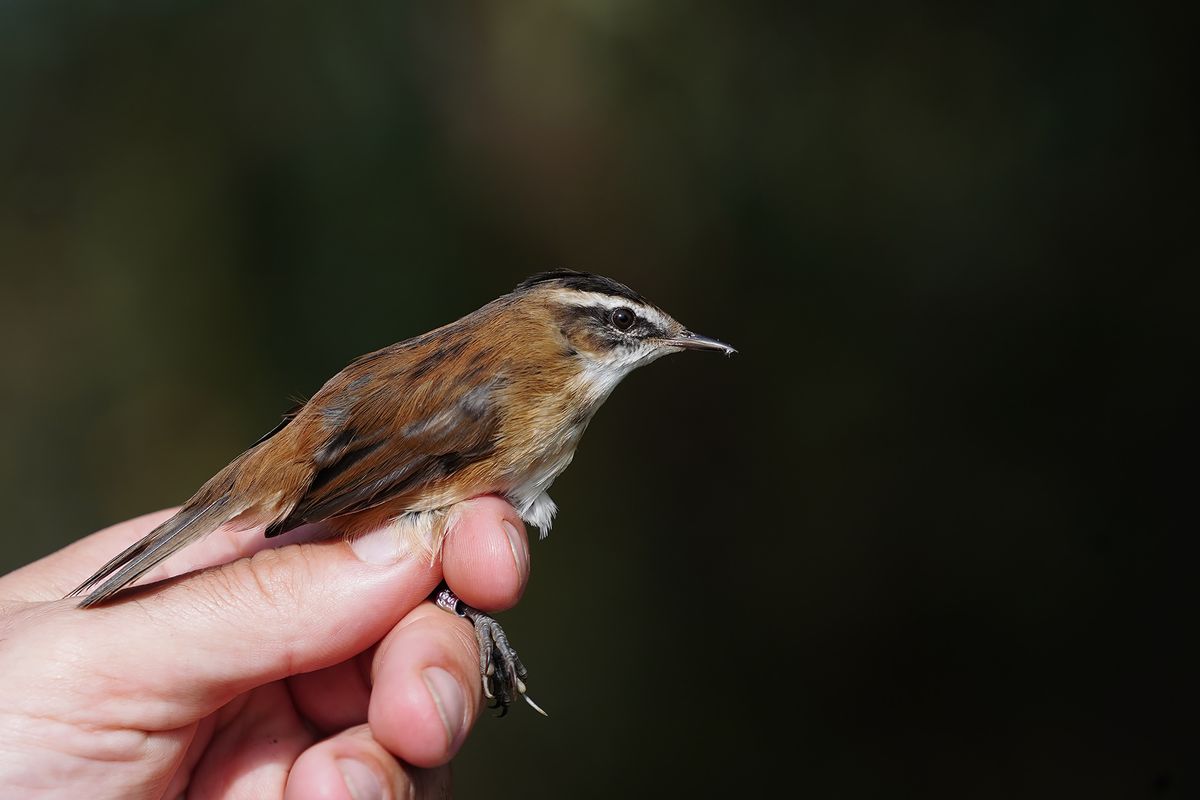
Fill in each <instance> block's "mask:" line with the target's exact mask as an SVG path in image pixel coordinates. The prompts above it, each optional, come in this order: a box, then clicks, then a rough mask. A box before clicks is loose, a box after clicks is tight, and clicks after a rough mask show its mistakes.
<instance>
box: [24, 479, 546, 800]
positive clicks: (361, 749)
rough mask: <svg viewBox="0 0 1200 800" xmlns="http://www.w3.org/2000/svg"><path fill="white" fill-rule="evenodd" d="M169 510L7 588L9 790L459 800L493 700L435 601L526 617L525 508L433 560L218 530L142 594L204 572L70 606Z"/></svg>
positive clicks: (36, 566) (485, 506)
mask: <svg viewBox="0 0 1200 800" xmlns="http://www.w3.org/2000/svg"><path fill="white" fill-rule="evenodd" d="M170 514H171V511H163V512H159V513H156V514H150V515H147V516H144V517H139V518H137V519H133V520H130V521H128V522H124V523H121V524H119V525H115V526H113V527H111V528H108V529H106V530H103V531H100V532H99V533H96V534H93V535H92V536H89V537H87V538H86V539H83V540H81V541H79V542H76V543H75V544H72V545H71V546H69V547H67V548H64V549H63V550H60V551H58V552H56V553H53V554H51V555H50V556H47V557H46V558H44V559H42V560H40V561H37V562H35V563H33V564H30V565H28V566H26V567H23V568H21V569H19V570H17V571H15V572H12V573H10V574H8V575H6V576H4V577H3V578H0V788H2V789H3V792H0V793H4V794H5V795H6V796H7V793H9V792H13V793H14V794H13V796H20V797H23V798H38V799H39V800H40V799H41V798H79V797H92V798H110V797H111V798H160V797H165V798H175V797H179V796H181V795H182V794H183V792H184V791H186V792H187V797H188V798H189V800H198V799H199V798H221V800H234V798H256V799H257V798H287V799H288V800H305V799H307V798H323V799H324V800H343V799H344V800H368V799H369V800H378V799H380V798H389V799H390V798H402V797H403V798H407V797H410V796H416V797H424V796H430V797H441V796H445V795H447V794H448V786H449V766H448V764H449V761H450V759H451V758H452V757H453V756H454V754H455V753H456V752H457V751H458V749H459V747H460V746H461V745H462V742H463V739H464V738H465V737H466V735H467V734H468V733H469V731H470V728H471V726H472V725H473V724H474V722H475V720H476V718H477V717H478V716H479V713H480V711H481V709H483V708H484V707H485V704H484V699H483V697H482V692H481V687H480V682H479V659H478V651H477V646H476V643H475V637H474V634H473V632H472V629H471V627H470V625H469V624H467V623H466V622H465V621H464V620H462V619H460V618H457V617H455V616H453V615H451V614H447V613H446V612H444V611H441V610H439V609H437V608H436V607H434V606H433V605H432V604H430V603H428V602H425V600H426V598H427V597H428V595H429V593H430V592H431V591H432V590H433V589H434V588H435V587H436V586H437V584H438V582H439V581H440V580H442V578H443V575H444V577H445V580H446V581H447V583H448V584H449V585H450V587H451V588H452V589H453V590H454V592H455V593H457V594H458V595H459V597H460V598H462V599H463V601H464V602H466V603H469V604H470V605H472V606H475V607H476V608H482V609H487V610H502V609H505V608H508V607H510V606H512V605H514V604H515V603H516V602H517V600H518V599H519V598H520V595H521V593H522V591H523V590H524V587H525V583H526V581H527V580H528V577H529V545H528V540H527V538H526V535H525V529H524V526H523V525H522V523H521V520H520V518H519V517H518V516H517V514H516V512H515V511H514V510H513V509H512V508H511V507H510V506H509V505H508V504H507V503H505V502H504V501H502V500H500V499H498V498H495V497H482V498H477V499H475V500H472V501H469V503H466V504H463V510H462V514H461V516H460V520H459V522H458V524H457V526H456V528H455V529H454V531H453V532H452V533H451V535H449V536H448V537H447V539H446V541H445V545H444V550H443V554H442V558H441V560H440V561H437V562H434V563H431V561H430V558H429V557H428V555H427V554H419V553H413V552H407V551H405V550H403V549H402V547H403V545H402V544H401V540H400V539H399V538H398V537H397V536H396V535H394V534H393V533H392V532H390V531H388V530H386V529H385V530H382V531H378V532H375V533H372V534H368V535H366V536H364V537H361V538H360V539H357V540H355V541H354V542H346V541H343V540H340V539H333V540H326V541H319V542H312V543H304V544H296V543H291V544H288V543H287V542H289V541H291V542H295V541H298V540H300V539H302V538H304V537H305V536H309V537H311V536H312V534H313V532H312V530H308V531H305V530H304V529H300V530H298V531H295V532H293V533H292V534H288V535H287V536H285V537H281V538H282V539H283V540H284V542H285V544H284V546H282V547H279V548H274V549H264V548H267V547H268V546H274V545H276V544H277V543H278V542H279V540H272V541H271V542H270V543H268V542H266V541H265V540H263V539H262V537H261V536H259V535H257V532H253V531H246V532H241V533H227V532H225V531H220V532H218V533H216V534H214V535H212V536H209V537H208V538H207V539H205V540H204V541H202V542H199V543H197V544H195V545H194V546H192V547H190V548H188V549H186V550H184V551H182V552H180V553H178V554H176V555H175V556H174V557H172V558H171V559H169V560H167V561H166V562H164V563H163V564H162V565H161V566H160V567H159V568H157V569H156V570H155V571H154V573H152V574H151V575H149V576H148V579H149V580H161V579H164V578H176V577H177V576H182V575H184V573H192V572H193V571H194V570H197V569H201V568H204V567H211V568H209V569H203V570H202V571H200V572H195V573H194V574H189V575H187V576H186V577H178V578H177V579H176V580H170V581H167V582H166V583H162V584H158V585H156V586H154V587H150V588H147V589H135V590H132V592H131V595H130V596H129V597H127V598H121V599H118V600H117V601H115V602H113V603H111V604H109V605H106V606H102V607H98V608H92V609H85V610H81V609H78V608H76V607H75V601H72V600H66V601H64V600H61V599H60V598H62V596H63V595H64V594H66V593H67V592H68V591H70V590H71V589H72V588H74V587H75V585H76V584H78V582H79V581H80V579H81V578H83V577H86V576H87V575H88V574H90V573H91V571H92V570H93V569H95V567H96V566H97V565H98V564H101V563H103V562H104V561H106V560H107V559H108V558H109V557H111V556H112V555H113V553H116V552H118V551H120V550H121V549H122V548H123V547H125V546H126V545H128V544H129V543H131V542H133V541H135V540H136V539H138V538H140V537H141V536H143V535H144V534H145V533H146V532H148V531H149V530H151V529H152V528H153V527H154V526H155V525H156V524H158V523H159V522H161V521H163V520H164V519H166V518H167V517H168V516H169V515H170ZM255 551H258V552H257V553H255ZM245 556H251V557H245ZM214 565H223V566H214ZM435 695H436V699H435Z"/></svg>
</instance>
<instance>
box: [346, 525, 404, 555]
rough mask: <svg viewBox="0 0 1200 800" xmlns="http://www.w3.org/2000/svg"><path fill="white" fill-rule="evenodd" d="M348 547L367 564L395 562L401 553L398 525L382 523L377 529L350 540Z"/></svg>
mask: <svg viewBox="0 0 1200 800" xmlns="http://www.w3.org/2000/svg"><path fill="white" fill-rule="evenodd" d="M350 549H351V550H353V551H354V554H355V555H356V556H358V558H359V560H361V561H365V562H366V563H368V564H379V565H386V564H395V563H396V562H397V561H399V560H400V557H401V555H403V552H404V551H403V548H402V547H401V546H400V529H399V526H398V525H384V526H383V527H382V528H379V529H378V530H374V531H371V532H370V533H367V534H363V535H362V536H356V537H355V538H353V539H351V540H350Z"/></svg>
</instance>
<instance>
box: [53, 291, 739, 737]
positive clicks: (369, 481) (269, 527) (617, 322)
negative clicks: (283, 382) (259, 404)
mask: <svg viewBox="0 0 1200 800" xmlns="http://www.w3.org/2000/svg"><path fill="white" fill-rule="evenodd" d="M684 350H709V351H716V352H720V353H724V354H725V355H732V354H733V353H735V352H736V350H734V348H733V347H731V346H729V345H728V344H725V343H724V342H721V341H718V340H716V339H712V338H709V337H707V336H701V335H699V334H696V333H693V332H691V331H690V330H688V329H687V328H685V327H684V326H683V325H682V324H680V323H679V322H677V321H676V320H675V319H674V318H672V317H671V316H670V315H669V314H667V313H666V312H665V311H663V310H662V309H661V308H660V307H658V306H657V305H655V304H654V303H652V302H650V301H649V300H647V299H646V298H644V297H643V296H641V295H640V294H638V293H637V292H635V291H634V290H632V289H630V288H629V287H628V286H626V285H624V284H622V283H619V282H618V281H616V280H613V279H612V278H608V277H605V276H603V275H598V274H593V273H587V272H576V271H574V270H568V269H559V270H553V271H549V272H542V273H538V274H536V275H533V276H531V277H529V278H527V279H526V280H524V281H522V282H521V283H520V284H518V285H517V286H516V288H515V289H513V290H512V291H511V292H509V293H507V294H504V295H502V296H500V297H498V298H497V299H495V300H493V301H491V302H490V303H487V304H486V305H484V306H483V307H482V308H479V309H477V310H476V311H473V312H471V313H470V314H467V315H466V316H464V317H462V318H461V319H459V320H457V321H455V322H451V323H449V324H448V325H444V326H442V327H440V328H437V329H436V330H433V331H430V332H429V333H425V334H422V335H420V336H416V337H414V338H411V339H407V340H405V341H402V342H398V343H396V344H392V345H389V346H387V347H384V348H383V349H380V350H376V351H375V352H372V353H368V354H366V355H364V356H361V357H359V358H358V359H356V360H354V361H353V362H351V363H350V364H349V365H348V366H347V367H346V368H345V369H343V370H342V371H340V372H338V373H337V374H336V375H334V376H333V377H332V378H330V379H329V380H328V381H327V382H326V383H325V384H324V385H323V386H322V387H321V388H320V389H319V390H318V391H317V392H316V393H315V394H314V395H312V397H311V398H310V399H309V400H308V401H307V402H304V403H302V404H300V405H299V406H297V407H295V408H293V409H292V410H291V411H289V412H288V413H287V414H285V415H284V416H283V419H282V420H281V421H280V422H279V424H278V425H276V426H275V428H273V429H272V430H271V431H269V432H268V433H267V434H266V435H264V436H263V437H262V438H260V439H259V440H258V441H257V442H255V443H254V444H253V445H251V446H250V448H249V449H247V450H246V451H244V452H243V453H241V454H240V455H238V456H237V457H236V458H234V459H233V460H232V461H231V462H230V463H229V464H228V465H227V466H225V467H224V468H223V469H221V470H220V471H218V472H217V473H216V474H215V475H214V476H213V477H212V478H210V479H209V480H208V481H207V482H205V483H204V485H203V486H201V487H200V489H199V490H198V491H197V492H196V493H195V495H193V496H192V497H191V499H189V500H188V501H187V502H186V503H184V504H183V506H181V507H180V509H179V511H178V512H176V513H175V515H174V516H172V517H171V518H169V519H167V520H166V521H165V522H163V523H162V524H160V525H159V526H158V527H156V528H155V529H153V530H152V531H150V533H148V534H147V535H146V536H145V537H143V538H142V539H141V540H139V541H137V542H135V543H134V544H132V545H130V546H129V547H128V548H126V549H125V550H123V551H122V552H120V553H118V554H117V555H116V556H114V557H113V558H112V559H111V560H109V561H108V562H107V563H106V564H104V565H103V566H102V567H100V568H99V569H98V570H96V572H95V573H94V574H93V575H92V576H91V577H89V578H88V579H87V580H85V581H83V583H81V584H80V585H79V586H78V587H76V588H75V589H74V590H73V591H72V592H71V593H70V594H69V595H68V597H81V598H82V599H81V601H80V602H79V606H80V607H83V608H88V607H92V606H96V605H99V604H102V603H105V602H106V601H110V600H112V599H113V598H114V597H115V596H116V595H117V594H118V593H119V592H120V591H121V590H122V589H124V588H125V587H128V586H130V585H131V584H133V583H134V582H136V581H137V580H138V579H139V578H141V577H142V576H143V575H145V574H146V573H147V572H148V571H149V570H151V569H152V568H154V567H155V566H156V565H157V564H159V563H161V562H162V561H163V560H164V559H166V558H167V557H168V556H170V555H171V554H173V553H175V552H178V551H179V550H180V549H182V548H184V547H186V546H187V545H189V544H191V543H193V542H196V541H197V540H199V539H201V538H202V537H204V536H207V535H208V534H210V533H212V532H213V531H215V530H217V529H218V528H220V527H222V526H226V527H228V528H229V529H232V530H235V531H239V530H247V531H248V530H251V529H257V528H262V529H263V530H264V533H265V535H266V536H267V537H274V536H278V535H280V534H282V533H285V532H287V531H289V530H292V529H293V528H296V527H299V526H301V525H305V524H308V523H315V522H323V523H324V524H325V526H326V527H327V528H329V529H330V530H331V531H332V532H333V533H335V534H341V535H344V536H355V535H357V534H362V533H366V532H368V531H371V530H375V529H378V528H380V527H381V526H384V525H395V526H398V527H399V528H400V530H401V531H402V532H403V533H404V534H405V535H406V536H407V537H408V538H409V539H410V540H411V542H412V543H413V544H414V545H415V546H419V547H420V548H423V549H424V550H425V551H427V552H428V553H429V554H430V556H431V557H433V558H436V555H437V554H438V553H439V552H440V548H441V543H442V541H443V539H444V537H445V536H446V535H447V534H448V533H449V532H450V531H451V530H452V529H453V526H454V523H455V521H456V518H455V513H454V509H455V506H456V504H458V503H461V502H463V501H466V500H469V499H471V498H473V497H478V496H481V495H485V494H496V495H499V496H501V497H503V498H505V499H506V500H507V501H508V502H509V503H510V504H512V506H513V507H514V508H515V509H516V511H517V513H518V514H519V515H520V516H521V518H522V519H523V520H524V521H525V522H526V523H527V524H529V525H532V526H534V527H536V528H538V529H539V531H540V534H541V536H542V537H544V536H545V535H546V534H547V533H548V532H549V530H550V527H551V523H552V521H553V519H554V515H555V513H556V511H557V507H556V505H555V504H554V502H553V501H552V500H551V499H550V497H549V495H548V494H547V490H548V489H549V488H550V486H551V484H552V483H553V482H554V479H555V478H556V477H558V475H559V474H560V473H562V471H563V470H564V469H566V468H567V466H568V465H569V464H570V463H571V460H572V458H573V457H574V455H575V449H576V446H577V445H578V444H579V441H580V437H582V435H583V433H584V431H585V430H586V429H587V427H588V423H589V422H590V421H591V419H592V417H593V415H594V414H595V413H596V411H597V409H598V408H599V407H600V406H601V405H602V404H603V403H604V401H605V399H607V398H608V396H609V394H610V393H611V392H612V391H613V389H614V388H615V387H616V386H617V384H618V383H620V382H621V380H622V379H623V378H624V377H625V376H626V375H628V374H629V373H630V372H631V371H632V370H634V369H636V368H638V367H640V366H643V365H645V364H649V363H650V362H652V361H655V360H656V359H658V358H660V357H661V356H664V355H667V354H669V353H676V352H680V351H684ZM433 599H434V600H435V602H436V604H437V605H438V606H440V607H441V608H443V609H445V610H447V611H450V612H452V613H454V614H456V615H458V616H462V617H466V618H467V619H468V621H470V622H471V623H472V624H473V625H474V627H475V634H476V638H477V640H478V643H479V648H480V678H481V681H482V685H483V692H484V694H485V695H486V696H487V697H488V698H489V699H490V700H491V701H492V704H493V705H494V706H495V707H498V708H499V709H500V713H501V714H503V713H504V712H506V711H507V709H508V706H509V704H510V703H512V702H513V701H514V700H515V699H516V698H518V697H521V698H523V699H524V700H525V701H526V702H527V703H529V705H530V706H532V707H533V708H534V709H536V710H537V711H539V712H541V713H543V714H544V713H545V712H544V711H542V709H541V708H540V707H539V706H538V705H537V704H536V703H534V702H533V700H532V699H531V698H530V697H529V695H528V693H527V686H526V680H527V678H528V672H527V670H526V668H525V666H524V664H523V663H522V662H521V660H520V658H519V657H518V656H517V654H516V651H515V649H514V648H513V647H512V646H511V645H510V644H509V641H508V637H507V635H506V634H505V632H504V629H503V627H502V626H500V624H499V623H498V622H497V621H496V620H495V619H493V618H492V617H490V616H489V615H487V614H484V613H483V612H481V611H479V610H478V609H475V608H473V607H471V606H468V605H467V604H465V603H463V602H462V601H461V600H459V599H458V597H457V596H456V595H455V594H454V593H453V591H452V590H451V589H450V588H449V587H448V586H445V585H444V584H443V585H442V586H441V587H440V588H439V589H438V590H437V591H435V593H434V598H433Z"/></svg>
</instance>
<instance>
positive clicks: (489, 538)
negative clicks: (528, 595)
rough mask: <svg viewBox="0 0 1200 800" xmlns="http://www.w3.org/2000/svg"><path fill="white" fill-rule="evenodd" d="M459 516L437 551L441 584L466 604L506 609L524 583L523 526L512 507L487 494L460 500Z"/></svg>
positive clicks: (526, 557)
mask: <svg viewBox="0 0 1200 800" xmlns="http://www.w3.org/2000/svg"><path fill="white" fill-rule="evenodd" d="M459 514H460V516H459V520H458V523H457V525H456V526H455V528H454V530H453V531H452V533H451V535H450V536H448V537H447V538H446V542H445V544H444V545H443V550H442V573H443V575H444V576H445V578H446V582H447V583H448V584H449V585H450V587H451V588H452V589H454V591H455V593H456V594H457V595H458V596H459V597H460V598H461V599H462V600H463V602H465V603H467V604H468V605H471V606H475V607H476V608H482V609H487V610H489V611H503V610H504V609H507V608H511V607H512V606H514V605H516V604H517V601H519V600H520V599H521V595H522V594H523V593H524V591H525V585H526V584H527V583H528V582H529V567H530V554H529V538H528V536H526V534H525V524H524V523H523V522H522V521H521V518H520V516H518V514H517V512H516V510H515V509H514V508H513V507H512V506H511V505H509V504H508V503H507V502H505V501H504V500H502V499H501V498H499V497H495V496H492V495H488V496H484V497H477V498H475V499H474V500H470V501H468V502H466V503H463V504H461V506H460V511H459Z"/></svg>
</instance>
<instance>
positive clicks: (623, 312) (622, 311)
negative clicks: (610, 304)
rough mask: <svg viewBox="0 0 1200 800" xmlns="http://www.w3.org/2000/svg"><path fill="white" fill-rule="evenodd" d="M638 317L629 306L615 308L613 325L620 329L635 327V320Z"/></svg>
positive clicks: (625, 329)
mask: <svg viewBox="0 0 1200 800" xmlns="http://www.w3.org/2000/svg"><path fill="white" fill-rule="evenodd" d="M634 319H636V317H635V316H634V315H633V312H632V311H630V310H629V309H628V308H625V307H624V306H622V307H621V308H614V309H613V312H612V324H613V327H614V328H616V329H617V330H619V331H627V330H629V329H630V328H632V327H633V321H634Z"/></svg>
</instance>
